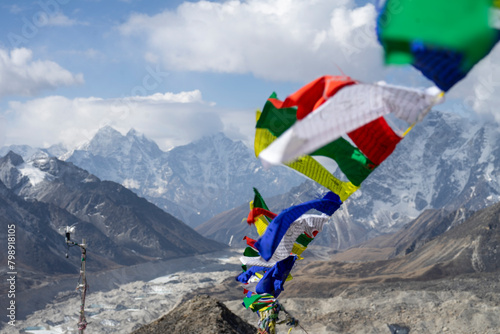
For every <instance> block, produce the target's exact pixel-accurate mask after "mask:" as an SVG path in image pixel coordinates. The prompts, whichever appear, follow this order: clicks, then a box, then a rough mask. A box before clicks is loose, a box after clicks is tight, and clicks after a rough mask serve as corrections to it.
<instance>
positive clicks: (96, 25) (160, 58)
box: [0, 0, 500, 150]
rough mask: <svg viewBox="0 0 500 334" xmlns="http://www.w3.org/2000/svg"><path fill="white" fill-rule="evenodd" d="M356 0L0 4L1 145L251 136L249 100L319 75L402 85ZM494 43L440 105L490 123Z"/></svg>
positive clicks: (248, 139)
mask: <svg viewBox="0 0 500 334" xmlns="http://www.w3.org/2000/svg"><path fill="white" fill-rule="evenodd" d="M375 2H376V1H375V0H373V1H366V0H365V1H363V0H356V1H354V0H239V1H238V0H229V1H191V2H187V1H180V0H168V1H157V0H106V1H104V0H101V1H100V0H36V1H13V0H12V1H9V0H4V1H2V2H1V3H0V147H2V146H4V145H12V144H18V145H21V144H26V145H30V146H33V147H49V146H50V145H54V144H58V143H62V144H64V145H65V146H66V147H67V148H68V149H72V148H75V147H76V146H78V145H81V144H84V143H85V142H87V141H88V140H90V139H91V138H92V136H93V135H94V134H95V133H96V132H97V130H98V129H99V128H101V127H103V126H106V125H110V126H113V127H114V128H116V129H117V130H119V131H120V132H122V133H126V132H127V131H128V130H129V129H131V128H134V129H135V130H137V131H138V132H140V133H143V134H145V135H146V136H147V137H149V138H151V139H153V140H155V141H156V142H157V143H158V144H159V146H160V147H161V148H162V149H164V150H168V149H170V148H172V147H174V146H177V145H182V144H186V143H189V142H191V141H193V140H196V139H199V138H201V137H202V136H204V135H208V134H211V133H215V132H220V131H223V132H225V133H226V134H227V135H228V136H229V137H231V138H233V139H238V140H243V141H244V142H245V143H246V144H248V145H249V146H250V145H251V143H252V140H253V139H252V137H253V135H254V125H255V110H256V109H259V108H262V106H263V105H264V102H265V101H266V99H267V97H268V96H269V95H270V94H271V93H272V92H273V91H275V92H276V93H277V94H278V97H280V98H285V97H286V96H287V95H289V94H291V93H293V92H294V91H295V90H297V89H298V88H300V87H301V86H302V85H304V84H306V83H307V82H309V81H311V80H313V79H315V78H317V77H319V76H322V75H327V74H330V75H341V74H343V73H345V74H346V75H349V76H351V77H352V78H355V79H357V80H360V81H364V82H375V81H386V82H389V83H392V84H398V85H404V86H410V87H421V88H425V87H429V86H432V83H431V82H429V81H428V80H426V79H425V78H424V77H423V76H422V75H421V74H420V73H419V72H418V71H416V70H414V69H413V68H411V67H410V66H403V67H386V66H384V64H383V50H382V48H381V47H380V46H379V44H378V42H377V39H376V36H375V32H374V27H375V19H376V15H377V9H376V5H375ZM498 105H500V49H499V47H498V46H497V47H496V48H495V49H494V50H493V51H492V52H491V53H490V55H489V56H487V57H486V58H485V59H483V60H482V62H481V63H479V64H478V65H477V66H476V67H475V68H474V69H473V70H472V71H471V72H470V73H469V75H468V76H467V78H466V79H464V80H463V81H461V82H460V83H459V84H457V85H456V86H455V87H453V88H452V89H451V90H450V92H449V93H448V94H447V102H446V103H445V104H443V105H442V106H440V107H439V108H440V109H442V110H444V111H449V112H454V113H458V114H461V115H464V116H466V117H471V118H474V119H480V120H486V121H500V113H498V112H497V111H496V108H497V106H498Z"/></svg>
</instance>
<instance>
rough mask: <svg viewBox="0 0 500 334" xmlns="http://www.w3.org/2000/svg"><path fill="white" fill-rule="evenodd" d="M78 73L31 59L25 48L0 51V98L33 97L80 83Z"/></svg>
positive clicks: (54, 64) (30, 53) (51, 62)
mask: <svg viewBox="0 0 500 334" xmlns="http://www.w3.org/2000/svg"><path fill="white" fill-rule="evenodd" d="M83 82H84V80H83V75H82V74H76V75H75V74H72V73H71V72H69V71H68V70H66V69H64V68H62V67H61V66H60V65H58V64H57V63H55V62H53V61H49V60H33V53H32V51H31V50H29V49H25V48H20V49H13V50H12V51H10V53H9V52H8V51H7V50H4V49H0V97H4V96H8V95H21V96H33V95H36V94H38V93H39V92H41V91H43V90H47V89H55V88H57V87H60V86H70V85H75V84H82V83H83Z"/></svg>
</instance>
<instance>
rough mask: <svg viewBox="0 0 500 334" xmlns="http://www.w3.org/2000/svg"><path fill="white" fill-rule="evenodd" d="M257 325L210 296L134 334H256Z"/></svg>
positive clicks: (202, 297) (174, 311)
mask: <svg viewBox="0 0 500 334" xmlns="http://www.w3.org/2000/svg"><path fill="white" fill-rule="evenodd" d="M256 332H257V328H255V327H254V326H252V325H250V324H248V323H247V322H245V321H244V320H242V319H241V318H240V317H238V316H237V315H235V314H234V313H232V312H231V311H230V310H229V309H228V308H227V307H226V306H225V305H224V304H222V303H221V302H219V301H218V300H216V299H214V298H212V297H209V296H207V295H198V296H196V297H194V298H193V299H191V300H189V301H187V302H185V303H182V304H180V305H179V306H177V307H176V308H175V309H173V310H172V311H170V312H169V313H168V314H166V315H164V316H163V317H161V318H160V319H158V320H156V321H155V322H153V323H151V324H149V325H146V326H143V327H141V328H139V329H137V330H135V331H134V332H132V334H163V333H169V334H185V333H190V334H255V333H256Z"/></svg>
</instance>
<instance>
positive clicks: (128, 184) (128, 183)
mask: <svg viewBox="0 0 500 334" xmlns="http://www.w3.org/2000/svg"><path fill="white" fill-rule="evenodd" d="M122 185H123V186H124V187H125V188H128V189H139V188H140V187H141V183H140V182H139V181H136V180H134V179H125V180H123V183H122Z"/></svg>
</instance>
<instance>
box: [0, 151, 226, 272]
mask: <svg viewBox="0 0 500 334" xmlns="http://www.w3.org/2000/svg"><path fill="white" fill-rule="evenodd" d="M0 196H2V197H1V198H0V199H2V201H1V202H0V204H1V205H2V206H1V207H0V209H1V210H3V211H4V212H5V213H4V214H3V215H1V217H0V219H2V220H4V221H5V223H6V224H10V223H13V224H15V225H16V226H18V227H19V229H20V231H19V238H20V239H22V238H28V239H30V238H31V239H30V240H31V241H32V242H33V245H35V246H37V247H38V246H40V245H43V246H44V247H48V248H50V249H51V251H49V252H46V253H47V254H46V256H45V257H44V259H45V260H44V261H39V262H37V261H35V262H32V261H31V260H28V259H27V260H26V262H24V263H26V264H29V263H31V264H32V267H33V269H37V270H42V269H43V268H44V266H49V267H50V269H48V270H46V272H47V273H49V272H52V273H57V272H61V270H62V271H63V272H68V271H67V268H66V269H64V268H65V267H64V266H62V267H61V268H59V266H55V267H54V266H53V265H51V264H50V263H51V262H50V261H51V259H53V258H54V256H55V254H54V251H56V250H60V251H61V250H62V249H63V248H64V247H61V246H59V245H62V246H64V237H63V236H62V234H63V230H62V229H63V228H64V227H65V226H70V225H75V224H76V228H77V233H76V236H78V237H79V238H81V237H85V238H86V239H87V240H88V248H89V250H92V253H93V255H92V256H95V259H96V261H95V262H92V264H90V268H89V269H90V270H92V269H102V268H103V267H105V266H106V265H112V264H114V265H131V264H136V263H140V262H143V261H151V260H155V259H160V258H161V259H165V258H173V257H182V256H188V255H193V254H200V253H205V252H210V251H215V250H217V249H220V248H221V247H223V246H222V245H220V244H219V243H217V242H215V241H212V240H208V239H205V238H203V237H202V236H201V235H199V234H198V233H196V232H195V231H194V230H192V229H191V228H190V227H188V226H186V225H185V224H184V223H182V222H181V221H179V220H178V219H176V218H174V217H173V216H171V215H169V214H168V213H166V212H164V211H163V210H161V209H159V208H158V207H156V206H154V205H153V204H151V203H149V202H148V201H146V200H145V199H143V198H140V197H138V196H137V195H136V194H134V193H133V192H131V191H130V190H128V189H126V188H125V187H123V186H121V185H119V184H116V183H114V182H110V181H101V180H99V179H98V178H97V177H96V176H94V175H92V174H90V173H88V172H87V171H85V170H83V169H80V168H78V167H76V166H74V165H73V164H71V163H67V162H64V161H60V160H58V159H56V158H41V159H35V160H32V161H30V162H24V160H23V159H22V157H21V156H19V155H17V154H15V153H13V152H10V153H8V154H7V155H6V156H5V157H3V158H0ZM35 231H36V233H35ZM2 233H3V232H2ZM37 239H39V240H40V241H43V242H40V241H37ZM78 241H79V240H78ZM40 247H41V246H40ZM24 249H25V250H26V251H27V250H29V249H31V247H28V246H27V247H26V248H24ZM61 253H62V252H61ZM57 256H58V257H60V255H59V254H58V255H57ZM34 258H37V257H34ZM99 259H100V261H99ZM2 261H5V258H2ZM93 266H95V267H93ZM42 271H43V270H42Z"/></svg>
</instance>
